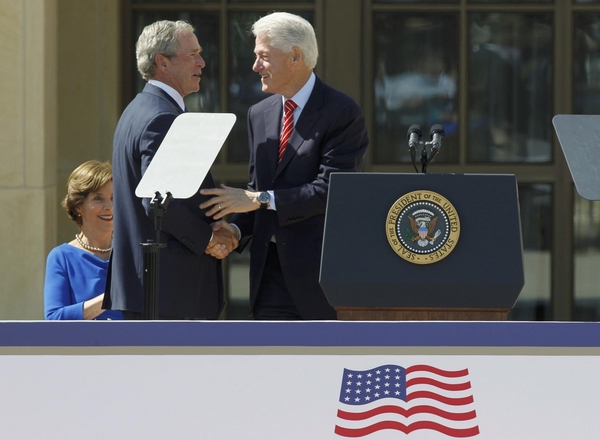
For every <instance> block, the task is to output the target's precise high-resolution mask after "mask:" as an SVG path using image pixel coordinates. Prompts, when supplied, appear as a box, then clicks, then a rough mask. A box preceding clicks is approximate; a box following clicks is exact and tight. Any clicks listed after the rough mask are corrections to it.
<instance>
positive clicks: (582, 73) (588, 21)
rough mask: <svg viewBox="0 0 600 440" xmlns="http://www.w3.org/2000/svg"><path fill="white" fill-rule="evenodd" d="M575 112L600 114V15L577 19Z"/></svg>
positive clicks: (574, 40) (581, 15) (574, 71)
mask: <svg viewBox="0 0 600 440" xmlns="http://www.w3.org/2000/svg"><path fill="white" fill-rule="evenodd" d="M573 32H574V35H573V83H574V84H573V111H574V112H575V113H576V114H597V113H600V14H599V13H589V12H586V13H584V14H580V13H578V14H575V15H574V17H573Z"/></svg>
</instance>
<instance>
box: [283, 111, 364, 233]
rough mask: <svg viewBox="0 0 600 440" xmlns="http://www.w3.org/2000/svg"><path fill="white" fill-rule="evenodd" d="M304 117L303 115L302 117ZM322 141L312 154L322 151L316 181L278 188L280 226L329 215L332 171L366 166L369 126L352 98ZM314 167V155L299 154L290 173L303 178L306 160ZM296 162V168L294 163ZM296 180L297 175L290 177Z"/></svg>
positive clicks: (355, 169) (350, 170) (307, 171)
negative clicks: (365, 157) (365, 156)
mask: <svg viewBox="0 0 600 440" xmlns="http://www.w3.org/2000/svg"><path fill="white" fill-rule="evenodd" d="M301 117H302V116H301ZM329 117H334V119H332V120H331V123H330V124H329V126H328V128H327V130H326V132H325V133H324V134H323V138H322V139H321V141H320V143H318V144H317V145H315V147H314V148H313V151H312V154H320V160H319V165H318V172H317V173H316V175H315V173H314V171H312V173H313V178H312V180H310V181H308V183H305V184H303V185H301V186H296V187H291V188H286V189H275V202H276V209H277V215H278V221H279V225H280V226H285V225H287V224H293V223H297V222H300V221H303V220H306V219H307V218H310V217H313V216H316V215H323V214H325V207H326V205H327V193H328V189H329V176H330V174H331V173H332V172H353V171H360V170H361V169H362V161H363V158H364V155H365V152H366V149H367V145H368V137H367V129H366V125H365V119H364V116H363V114H362V111H361V110H360V108H359V107H358V105H357V104H356V103H355V102H354V101H352V100H349V99H348V100H346V105H345V106H344V107H343V108H341V109H339V111H337V112H336V113H334V116H329ZM304 162H306V164H307V167H308V166H312V164H311V158H310V157H308V156H307V157H302V156H300V157H298V158H297V159H296V160H295V161H294V163H293V164H291V163H290V168H289V170H287V173H291V174H293V173H296V174H298V177H299V178H301V175H302V174H303V173H305V174H307V173H310V172H311V171H310V170H309V169H306V170H304V169H303V168H302V167H303V163H304ZM291 165H293V167H292V166H291ZM290 178H291V179H294V176H293V175H291V176H290Z"/></svg>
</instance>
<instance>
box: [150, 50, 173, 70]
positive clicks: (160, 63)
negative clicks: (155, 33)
mask: <svg viewBox="0 0 600 440" xmlns="http://www.w3.org/2000/svg"><path fill="white" fill-rule="evenodd" d="M154 62H155V63H156V67H157V68H158V69H159V70H161V71H163V72H164V71H165V69H166V68H167V66H168V64H167V63H168V62H169V59H168V58H167V57H166V56H164V55H163V54H160V53H159V54H158V55H156V57H154Z"/></svg>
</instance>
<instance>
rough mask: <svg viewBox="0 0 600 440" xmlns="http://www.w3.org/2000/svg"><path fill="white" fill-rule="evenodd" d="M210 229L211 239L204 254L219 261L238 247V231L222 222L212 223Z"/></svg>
mask: <svg viewBox="0 0 600 440" xmlns="http://www.w3.org/2000/svg"><path fill="white" fill-rule="evenodd" d="M212 228H213V238H212V240H211V241H210V242H209V243H208V246H207V247H206V250H205V251H204V252H206V253H207V254H209V255H212V256H213V257H215V258H218V259H219V260H221V259H223V258H225V257H226V256H227V255H229V254H230V253H231V251H233V250H234V249H235V248H236V247H238V242H239V237H238V231H237V229H236V228H235V227H233V226H231V225H230V224H229V223H227V222H226V221H224V220H221V221H218V222H214V223H212Z"/></svg>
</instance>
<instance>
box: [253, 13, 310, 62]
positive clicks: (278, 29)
mask: <svg viewBox="0 0 600 440" xmlns="http://www.w3.org/2000/svg"><path fill="white" fill-rule="evenodd" d="M252 34H253V35H254V36H255V37H258V36H259V35H263V36H265V37H266V38H267V39H268V41H269V44H270V45H271V46H273V47H276V48H277V49H280V50H282V51H283V52H286V53H287V52H291V50H292V49H293V48H294V46H298V47H299V48H300V50H301V51H302V54H303V56H304V60H305V62H306V65H307V66H308V67H310V68H311V69H314V67H315V66H316V65H317V58H318V57H319V46H318V45H317V37H316V36H315V30H314V29H313V27H312V25H311V24H310V23H309V22H308V21H306V20H305V19H304V18H302V17H300V16H298V15H294V14H289V13H287V12H273V13H272V14H269V15H266V16H264V17H262V18H260V19H259V20H258V21H256V22H255V23H254V24H253V25H252Z"/></svg>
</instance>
